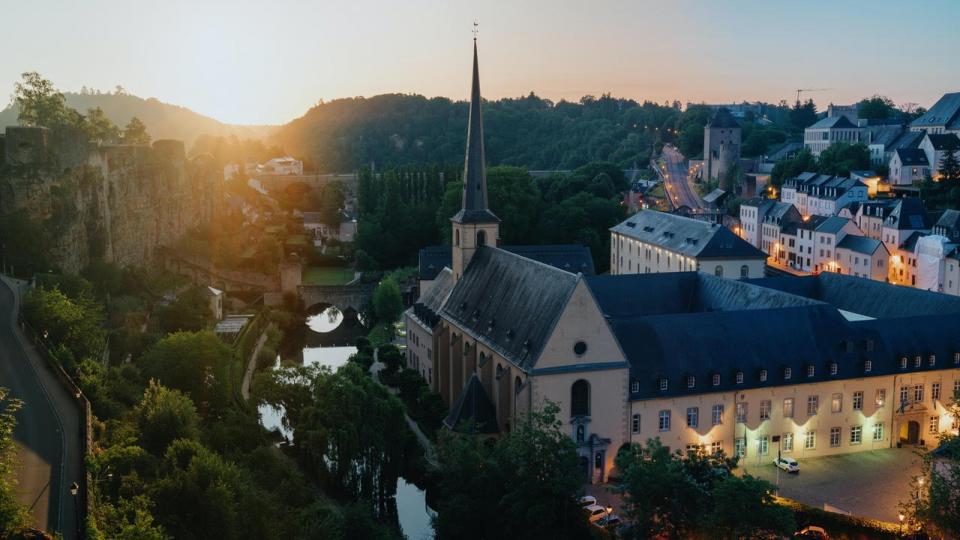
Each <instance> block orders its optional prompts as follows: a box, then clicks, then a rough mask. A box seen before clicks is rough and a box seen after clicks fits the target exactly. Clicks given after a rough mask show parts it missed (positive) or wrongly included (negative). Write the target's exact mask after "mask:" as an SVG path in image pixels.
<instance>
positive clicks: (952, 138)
mask: <svg viewBox="0 0 960 540" xmlns="http://www.w3.org/2000/svg"><path fill="white" fill-rule="evenodd" d="M927 138H928V139H930V145H931V146H933V149H934V150H947V149H949V148H953V149H954V150H957V149H958V148H960V138H958V137H957V136H956V135H954V134H953V133H927Z"/></svg>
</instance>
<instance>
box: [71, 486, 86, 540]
mask: <svg viewBox="0 0 960 540" xmlns="http://www.w3.org/2000/svg"><path fill="white" fill-rule="evenodd" d="M79 494H80V485H79V484H77V483H76V482H74V483H72V484H70V495H71V496H73V519H74V522H75V523H74V524H75V525H76V526H77V538H82V537H83V534H82V533H81V531H82V530H83V529H81V528H80V497H78V495H79Z"/></svg>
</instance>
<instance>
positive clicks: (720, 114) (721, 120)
mask: <svg viewBox="0 0 960 540" xmlns="http://www.w3.org/2000/svg"><path fill="white" fill-rule="evenodd" d="M706 127H707V128H723V129H731V128H738V127H740V124H738V123H737V120H736V119H735V118H734V117H733V114H731V113H730V109H728V108H726V107H720V108H719V109H717V111H716V112H715V113H713V117H712V118H711V119H710V121H709V122H707V126H706Z"/></svg>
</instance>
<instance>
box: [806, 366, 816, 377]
mask: <svg viewBox="0 0 960 540" xmlns="http://www.w3.org/2000/svg"><path fill="white" fill-rule="evenodd" d="M815 371H816V370H815V368H814V367H813V364H808V365H807V377H813V375H814V373H815Z"/></svg>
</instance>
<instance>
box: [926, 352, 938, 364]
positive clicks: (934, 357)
mask: <svg viewBox="0 0 960 540" xmlns="http://www.w3.org/2000/svg"><path fill="white" fill-rule="evenodd" d="M927 362H928V363H929V364H930V367H933V366H935V365H937V355H935V354H931V355H930V356H928V357H927Z"/></svg>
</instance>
